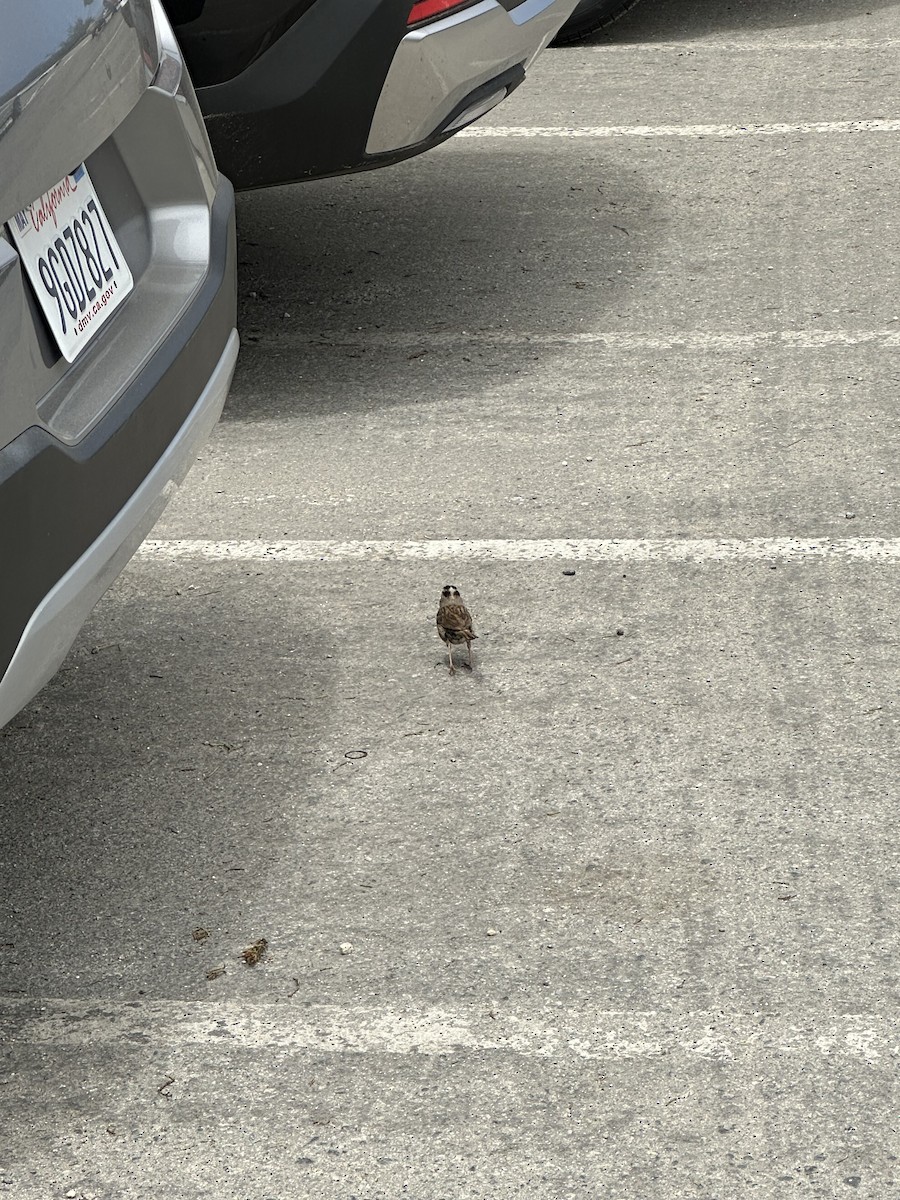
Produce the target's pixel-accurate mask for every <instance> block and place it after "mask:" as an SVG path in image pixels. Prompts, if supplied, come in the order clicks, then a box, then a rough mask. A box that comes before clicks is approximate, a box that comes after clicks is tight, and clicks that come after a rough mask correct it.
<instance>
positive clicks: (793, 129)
mask: <svg viewBox="0 0 900 1200" xmlns="http://www.w3.org/2000/svg"><path fill="white" fill-rule="evenodd" d="M819 133H900V121H895V120H890V121H888V120H872V121H866V120H861V121H797V122H776V123H773V124H759V125H754V124H748V125H587V126H566V125H470V126H469V127H468V128H467V129H462V130H460V132H459V133H457V134H456V136H455V137H454V138H453V139H451V141H450V143H449V144H450V145H451V146H452V145H453V142H455V141H457V140H458V139H460V138H672V137H674V138H739V137H773V136H776V137H777V136H779V135H781V136H787V135H789V134H819Z"/></svg>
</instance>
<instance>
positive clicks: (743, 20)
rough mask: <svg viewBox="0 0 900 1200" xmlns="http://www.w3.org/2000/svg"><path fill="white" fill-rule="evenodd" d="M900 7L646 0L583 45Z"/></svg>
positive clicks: (824, 0)
mask: <svg viewBox="0 0 900 1200" xmlns="http://www.w3.org/2000/svg"><path fill="white" fill-rule="evenodd" d="M892 8H894V9H896V8H900V4H898V0H760V2H759V3H754V4H752V5H749V4H745V3H739V2H737V0H665V2H661V0H640V2H639V3H638V4H637V5H636V6H635V7H634V8H633V9H632V10H631V11H630V12H628V13H626V15H625V16H624V17H622V18H621V19H620V20H619V21H616V22H614V23H613V24H612V25H609V26H607V27H606V28H605V29H603V30H601V31H600V32H599V33H598V34H596V35H595V36H594V37H593V38H592V39H590V41H588V42H585V43H581V44H582V45H591V44H594V45H599V44H603V43H604V42H608V43H611V44H624V43H629V42H666V41H688V40H693V39H694V38H701V37H706V36H709V35H711V34H720V35H721V34H724V33H729V32H734V33H738V32H740V33H744V34H747V33H750V32H753V31H758V32H763V31H773V30H778V29H795V28H796V27H797V26H798V25H803V26H809V25H822V24H827V23H830V22H836V23H841V22H845V21H854V20H859V19H861V18H865V17H866V16H869V15H872V14H874V13H877V12H879V11H881V10H883V9H892Z"/></svg>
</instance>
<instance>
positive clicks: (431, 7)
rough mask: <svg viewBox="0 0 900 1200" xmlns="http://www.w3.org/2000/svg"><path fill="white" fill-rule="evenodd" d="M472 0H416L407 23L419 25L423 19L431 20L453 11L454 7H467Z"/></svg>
mask: <svg viewBox="0 0 900 1200" xmlns="http://www.w3.org/2000/svg"><path fill="white" fill-rule="evenodd" d="M471 3H472V0H416V3H415V4H414V5H413V6H412V8H411V9H410V10H409V16H408V17H407V18H406V24H407V25H418V24H419V23H420V22H422V21H430V20H431V19H432V17H439V16H441V15H442V14H444V13H448V12H451V11H452V10H453V9H454V8H466V7H468V5H470V4H471Z"/></svg>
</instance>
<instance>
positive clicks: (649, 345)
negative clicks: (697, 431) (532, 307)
mask: <svg viewBox="0 0 900 1200" xmlns="http://www.w3.org/2000/svg"><path fill="white" fill-rule="evenodd" d="M460 344H466V345H468V344H476V345H485V346H520V345H523V344H529V345H534V346H596V347H597V348H598V349H603V348H604V347H607V348H609V349H610V350H614V351H616V352H620V351H628V350H637V351H644V350H696V351H699V352H701V353H702V352H705V351H718V350H724V351H730V350H747V349H759V348H763V349H773V350H774V349H778V348H779V347H783V348H785V349H790V350H829V349H838V348H840V347H842V346H873V347H884V348H886V349H900V322H896V323H895V324H893V325H892V326H890V327H887V328H884V329H771V330H752V331H750V332H748V333H739V332H737V331H734V332H730V331H729V332H725V331H710V332H704V331H702V330H692V329H688V330H684V331H677V330H673V331H672V332H670V333H633V332H629V331H622V332H616V331H615V330H581V331H576V332H559V333H546V332H538V331H536V330H526V329H474V330H469V329H448V330H440V331H435V332H433V333H430V332H428V331H425V330H397V331H396V332H384V331H380V330H377V329H372V330H370V329H365V330H360V331H357V330H328V329H320V330H315V331H312V332H310V333H303V332H297V333H281V332H279V333H278V334H277V336H275V337H272V338H266V337H264V336H262V337H258V340H257V341H252V342H251V341H247V342H245V343H244V346H243V347H242V353H243V354H244V355H250V354H253V353H254V351H258V350H262V351H264V352H265V353H267V354H268V353H270V351H271V348H272V347H273V346H279V347H287V348H290V347H292V346H320V347H322V348H323V349H340V348H341V347H342V346H354V347H355V346H360V345H365V346H379V347H382V346H383V347H392V346H396V347H398V348H401V349H409V348H415V349H420V348H422V347H431V348H434V349H439V348H440V347H442V346H458V345H460Z"/></svg>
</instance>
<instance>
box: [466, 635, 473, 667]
mask: <svg viewBox="0 0 900 1200" xmlns="http://www.w3.org/2000/svg"><path fill="white" fill-rule="evenodd" d="M466 652H467V654H468V655H469V670H470V671H471V670H472V643H471V641H468V642H466Z"/></svg>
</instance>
